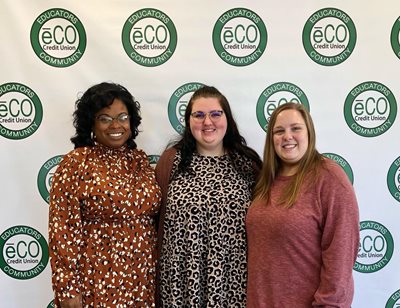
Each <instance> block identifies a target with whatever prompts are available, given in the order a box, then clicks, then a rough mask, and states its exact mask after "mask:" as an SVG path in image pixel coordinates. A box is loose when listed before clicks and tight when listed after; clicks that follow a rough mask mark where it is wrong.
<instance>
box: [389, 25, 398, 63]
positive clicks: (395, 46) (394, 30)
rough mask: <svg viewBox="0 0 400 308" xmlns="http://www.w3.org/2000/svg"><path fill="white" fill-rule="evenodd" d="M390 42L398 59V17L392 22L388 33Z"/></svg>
mask: <svg viewBox="0 0 400 308" xmlns="http://www.w3.org/2000/svg"><path fill="white" fill-rule="evenodd" d="M390 43H391V44H392V49H393V51H394V53H395V54H396V56H397V57H398V58H399V59H400V17H399V18H397V20H396V21H395V22H394V25H393V27H392V32H391V33H390Z"/></svg>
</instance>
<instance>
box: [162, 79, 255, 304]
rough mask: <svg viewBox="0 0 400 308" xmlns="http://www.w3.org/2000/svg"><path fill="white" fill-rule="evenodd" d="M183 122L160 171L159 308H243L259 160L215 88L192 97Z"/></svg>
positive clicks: (207, 87)
mask: <svg viewBox="0 0 400 308" xmlns="http://www.w3.org/2000/svg"><path fill="white" fill-rule="evenodd" d="M185 124H186V129H185V131H184V133H183V136H182V139H181V140H180V141H179V142H177V143H176V144H175V145H174V146H172V147H171V148H169V149H167V150H166V151H165V152H164V153H163V154H162V156H161V158H160V160H159V162H158V164H157V167H156V176H157V180H158V182H159V183H160V186H161V190H162V194H163V203H162V207H161V218H160V224H159V245H158V247H159V269H158V304H159V306H160V307H245V306H246V279H247V270H246V268H247V265H246V254H247V245H246V231H245V215H246V212H247V208H248V206H249V204H250V200H251V195H252V188H253V185H254V183H255V179H256V175H257V173H258V170H259V168H260V166H261V160H260V158H259V156H258V154H257V153H256V152H255V151H254V150H252V149H250V148H249V147H248V146H247V145H246V142H245V140H244V138H243V137H242V136H241V135H240V134H239V131H238V128H237V125H236V123H235V121H234V119H233V116H232V113H231V110H230V107H229V103H228V101H227V99H226V98H225V96H223V95H222V94H221V93H220V92H219V91H218V90H217V89H216V88H214V87H209V86H204V87H202V88H200V89H199V90H197V91H196V92H195V93H194V94H193V96H192V98H191V99H190V101H189V104H188V106H187V109H186V113H185Z"/></svg>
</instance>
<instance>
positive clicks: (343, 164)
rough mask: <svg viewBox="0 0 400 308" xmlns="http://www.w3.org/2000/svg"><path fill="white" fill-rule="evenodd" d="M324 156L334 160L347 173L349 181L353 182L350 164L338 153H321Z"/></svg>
mask: <svg viewBox="0 0 400 308" xmlns="http://www.w3.org/2000/svg"><path fill="white" fill-rule="evenodd" d="M322 155H324V156H325V157H328V158H330V159H332V160H333V161H335V162H336V163H337V164H338V165H339V166H340V167H342V169H343V170H344V172H345V173H346V174H347V177H348V178H349V180H350V182H351V183H352V184H353V183H354V176H353V169H351V166H350V164H349V163H348V162H347V161H346V160H345V159H344V158H343V157H342V156H340V155H338V154H334V153H323V154H322Z"/></svg>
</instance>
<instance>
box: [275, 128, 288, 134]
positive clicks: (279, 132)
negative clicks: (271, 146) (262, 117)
mask: <svg viewBox="0 0 400 308" xmlns="http://www.w3.org/2000/svg"><path fill="white" fill-rule="evenodd" d="M284 132H285V131H284V130H283V129H280V128H278V129H274V130H273V131H272V133H273V134H274V135H282V134H283V133H284Z"/></svg>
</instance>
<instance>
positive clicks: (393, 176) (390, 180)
mask: <svg viewBox="0 0 400 308" xmlns="http://www.w3.org/2000/svg"><path fill="white" fill-rule="evenodd" d="M387 185H388V188H389V191H390V193H391V194H392V196H393V198H395V199H396V200H397V201H398V202H400V156H399V157H397V158H396V160H395V161H394V162H393V163H392V165H391V166H390V168H389V172H388V174H387Z"/></svg>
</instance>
